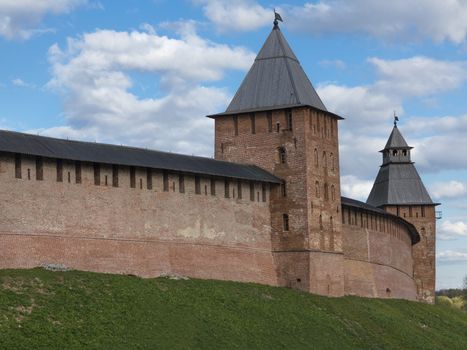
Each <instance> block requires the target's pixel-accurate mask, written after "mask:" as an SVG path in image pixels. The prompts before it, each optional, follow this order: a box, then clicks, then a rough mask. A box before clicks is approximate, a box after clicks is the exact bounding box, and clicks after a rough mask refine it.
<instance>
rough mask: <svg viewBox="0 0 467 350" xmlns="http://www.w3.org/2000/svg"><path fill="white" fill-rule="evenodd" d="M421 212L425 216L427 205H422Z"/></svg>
mask: <svg viewBox="0 0 467 350" xmlns="http://www.w3.org/2000/svg"><path fill="white" fill-rule="evenodd" d="M421 214H422V218H424V217H425V207H424V206H423V205H422V206H421Z"/></svg>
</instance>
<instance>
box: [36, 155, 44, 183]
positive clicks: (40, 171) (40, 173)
mask: <svg viewBox="0 0 467 350" xmlns="http://www.w3.org/2000/svg"><path fill="white" fill-rule="evenodd" d="M36 180H38V181H42V180H44V161H43V159H42V158H41V157H37V158H36Z"/></svg>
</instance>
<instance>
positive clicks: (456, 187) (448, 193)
mask: <svg viewBox="0 0 467 350" xmlns="http://www.w3.org/2000/svg"><path fill="white" fill-rule="evenodd" d="M431 193H432V194H433V197H434V198H437V199H440V198H458V197H462V196H465V195H466V194H467V187H466V186H465V185H464V184H463V183H462V182H459V181H454V180H453V181H449V182H435V183H434V184H432V185H431Z"/></svg>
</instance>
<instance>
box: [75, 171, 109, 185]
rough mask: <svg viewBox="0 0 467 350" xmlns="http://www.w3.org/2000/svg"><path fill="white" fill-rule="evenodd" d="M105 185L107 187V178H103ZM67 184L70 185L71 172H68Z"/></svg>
mask: <svg viewBox="0 0 467 350" xmlns="http://www.w3.org/2000/svg"><path fill="white" fill-rule="evenodd" d="M105 180H106V185H107V176H106V177H105ZM68 183H69V184H71V172H70V171H69V172H68Z"/></svg>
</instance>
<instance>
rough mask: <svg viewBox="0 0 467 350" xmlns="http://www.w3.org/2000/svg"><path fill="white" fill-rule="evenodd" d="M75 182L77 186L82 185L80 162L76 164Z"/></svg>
mask: <svg viewBox="0 0 467 350" xmlns="http://www.w3.org/2000/svg"><path fill="white" fill-rule="evenodd" d="M75 182H76V183H77V184H80V183H81V162H79V161H77V162H76V163H75Z"/></svg>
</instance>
